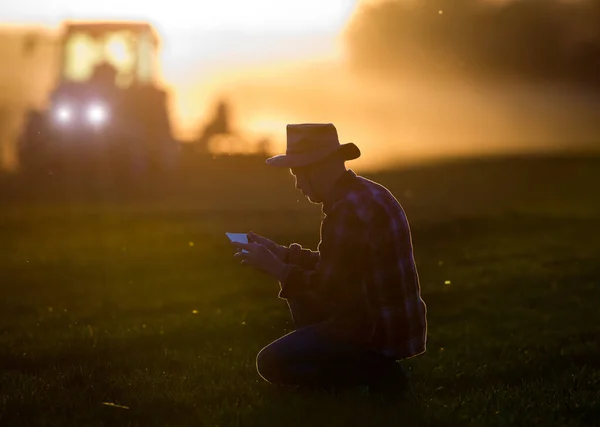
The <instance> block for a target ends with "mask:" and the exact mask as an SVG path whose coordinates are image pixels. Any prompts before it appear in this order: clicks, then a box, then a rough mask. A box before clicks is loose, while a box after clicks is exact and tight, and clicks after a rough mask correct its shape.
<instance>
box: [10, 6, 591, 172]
mask: <svg viewBox="0 0 600 427" xmlns="http://www.w3.org/2000/svg"><path fill="white" fill-rule="evenodd" d="M14 37H16V36H13V38H14ZM7 40H8V41H7ZM339 41H340V43H339V44H340V51H339V52H338V53H337V54H336V55H332V56H331V57H321V58H318V57H315V58H314V59H313V60H311V61H307V60H304V59H303V60H299V61H296V62H290V61H289V59H286V61H285V62H282V61H276V60H272V61H271V62H266V61H265V62H262V63H260V64H255V65H253V66H246V67H244V66H239V65H238V66H236V67H235V68H234V69H231V68H230V69H227V68H222V69H216V71H214V72H213V73H212V75H211V76H209V75H207V73H206V70H202V69H190V70H186V73H185V74H186V76H188V77H186V79H184V80H180V81H170V82H167V83H168V85H169V86H170V87H171V88H172V89H173V93H172V97H171V98H172V105H171V116H172V120H173V124H174V127H175V129H176V130H177V131H178V136H179V137H180V139H181V140H182V141H183V142H186V141H188V140H192V139H193V138H194V137H195V132H196V131H197V129H198V128H199V127H200V126H201V124H202V123H203V122H204V121H205V120H206V117H207V112H208V111H210V108H211V106H212V105H213V103H214V102H215V101H216V100H217V99H226V100H227V101H228V102H229V104H230V105H231V107H232V108H231V109H232V111H233V119H234V122H235V125H236V127H237V128H238V129H239V130H240V132H242V133H247V134H253V135H254V134H259V135H267V136H269V137H270V138H271V139H272V141H273V142H274V143H275V144H274V148H275V149H276V150H277V151H278V150H281V149H284V146H285V124H286V123H299V122H333V123H335V124H336V125H337V127H338V130H339V133H340V139H341V140H342V141H352V142H355V143H357V144H358V145H359V146H360V147H361V149H362V151H363V157H362V158H361V159H360V160H358V161H356V163H355V165H354V167H356V168H357V169H361V168H362V169H376V168H380V167H390V166H392V165H404V164H414V163H417V162H423V161H432V160H438V159H445V158H448V157H464V156H481V155H498V154H508V153H538V152H548V151H565V150H567V151H582V150H585V151H597V150H599V149H600V1H598V0H593V1H592V0H587V1H586V0H580V1H575V2H573V1H568V2H566V1H559V0H543V1H542V0H530V1H525V0H514V1H487V2H486V1H478V0H455V1H452V2H447V1H441V0H437V1H434V0H413V1H385V0H380V1H377V2H367V3H365V4H363V5H362V7H359V8H358V9H357V11H356V13H355V14H354V16H353V17H352V18H351V19H350V21H349V22H348V23H347V26H346V28H345V30H344V32H343V34H341V35H340V39H339ZM313 43H314V48H315V51H318V50H319V46H318V40H314V41H313ZM15 46H20V45H19V44H16V43H15V42H14V40H11V39H10V37H9V38H8V39H7V36H4V37H3V38H2V40H0V56H1V57H3V58H5V59H6V58H8V59H7V60H6V61H5V62H6V63H7V64H8V66H5V67H2V68H1V69H0V84H1V85H2V86H1V88H2V90H1V91H0V97H1V99H0V105H1V106H3V107H0V108H2V110H1V111H0V121H3V123H4V125H3V126H0V127H1V128H2V130H1V131H0V139H2V140H4V144H3V145H2V147H3V156H2V157H3V163H4V165H5V166H6V165H7V164H9V165H10V164H13V163H14V162H15V160H14V158H13V157H14V155H13V154H11V153H13V151H14V150H12V147H13V146H14V139H15V135H17V134H18V130H19V124H18V121H19V117H20V116H19V114H20V111H22V110H24V109H25V108H28V107H29V106H31V105H41V104H43V102H44V94H45V93H46V92H47V91H48V90H49V88H51V86H52V78H53V75H52V73H51V72H48V71H43V70H42V69H44V67H42V65H44V66H47V64H51V63H52V55H51V53H49V52H50V50H48V49H49V48H48V49H47V50H45V51H44V50H43V49H42V50H41V52H46V53H42V54H41V56H37V57H36V59H35V61H37V62H35V64H38V65H40V66H37V65H35V64H34V63H33V60H30V62H31V63H25V62H23V61H24V60H23V59H22V58H21V59H17V58H19V55H17V53H18V48H17V47H15ZM289 48H290V50H293V49H294V46H290V47H289ZM44 55H46V56H44ZM10 58H14V59H10ZM19 61H20V62H19ZM32 64H33V65H32ZM46 68H47V67H46ZM182 105H185V106H186V108H185V109H186V111H183V110H182V108H181V106H182ZM7 106H8V107H7Z"/></svg>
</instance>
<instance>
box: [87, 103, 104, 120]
mask: <svg viewBox="0 0 600 427" xmlns="http://www.w3.org/2000/svg"><path fill="white" fill-rule="evenodd" d="M108 113H109V111H108V108H107V107H106V106H105V105H103V104H100V103H95V104H91V105H90V106H89V107H88V108H87V110H86V119H87V121H88V123H89V124H91V125H92V126H102V125H104V124H105V123H106V122H107V121H108Z"/></svg>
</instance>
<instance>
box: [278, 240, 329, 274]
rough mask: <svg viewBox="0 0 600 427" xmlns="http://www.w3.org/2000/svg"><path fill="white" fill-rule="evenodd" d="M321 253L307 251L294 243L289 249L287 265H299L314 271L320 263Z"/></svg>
mask: <svg viewBox="0 0 600 427" xmlns="http://www.w3.org/2000/svg"><path fill="white" fill-rule="evenodd" d="M320 258H321V254H320V253H319V251H318V250H317V251H311V250H310V249H305V248H303V247H302V246H300V245H299V244H298V243H292V244H291V245H290V246H289V248H288V255H287V260H286V264H292V265H297V266H298V267H300V268H303V269H305V270H314V269H315V268H316V266H317V264H318V263H319V259H320Z"/></svg>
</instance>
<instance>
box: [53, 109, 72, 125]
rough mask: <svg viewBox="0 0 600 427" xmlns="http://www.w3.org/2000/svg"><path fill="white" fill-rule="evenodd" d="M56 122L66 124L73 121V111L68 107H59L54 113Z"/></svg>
mask: <svg viewBox="0 0 600 427" xmlns="http://www.w3.org/2000/svg"><path fill="white" fill-rule="evenodd" d="M54 115H55V118H56V120H57V121H58V122H59V123H60V124H67V123H70V122H71V121H72V120H73V110H72V109H71V107H69V106H68V105H60V106H58V108H56V111H55V112H54Z"/></svg>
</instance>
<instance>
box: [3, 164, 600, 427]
mask: <svg viewBox="0 0 600 427" xmlns="http://www.w3.org/2000/svg"><path fill="white" fill-rule="evenodd" d="M227 171H228V172H221V173H219V172H215V171H213V172H206V173H205V174H197V176H194V177H188V178H187V179H186V180H185V185H179V186H177V187H173V186H169V185H167V184H159V183H155V184H154V185H148V187H147V188H146V191H145V192H143V194H142V192H140V191H137V192H135V193H134V192H128V190H124V189H118V190H117V189H115V190H114V191H113V192H112V193H111V194H110V195H106V194H102V193H94V192H86V191H84V190H82V188H77V183H73V185H72V188H71V189H70V190H69V191H66V190H64V191H62V192H61V190H60V189H57V188H53V189H52V190H47V191H44V193H43V194H41V195H38V196H36V197H35V198H34V197H25V196H20V197H16V196H14V194H16V193H15V192H14V191H13V193H14V194H13V196H14V197H13V196H11V197H10V198H7V201H4V202H3V204H2V207H1V208H0V239H1V240H0V270H1V279H0V282H1V284H0V295H1V297H0V426H2V427H8V426H65V425H73V426H121V425H123V426H125V425H129V426H146V425H156V426H286V427H292V426H313V427H316V426H330V427H333V426H361V427H364V426H385V427H388V426H400V425H418V426H424V425H475V426H505V425H510V426H515V425H516V426H521V425H522V426H531V425H544V426H551V425H559V426H579V425H590V426H593V425H600V310H599V309H598V307H599V306H600V289H599V286H600V243H599V241H600V240H599V239H600V197H599V195H598V194H599V192H598V187H599V184H600V159H598V158H596V159H591V158H588V159H584V158H579V159H578V158H568V159H567V158H564V159H561V158H554V159H544V158H538V159H497V160H487V161H477V162H454V163H448V164H438V165H431V166H429V167H424V168H420V169H419V168H415V169H410V170H403V171H398V172H389V173H381V174H378V175H369V177H372V178H374V179H376V180H378V181H380V182H382V183H383V184H385V185H387V186H388V187H389V188H390V189H391V190H392V191H393V192H394V194H395V195H396V196H397V198H398V199H399V200H400V201H401V202H402V203H403V205H404V206H405V208H406V211H407V213H408V215H409V218H410V220H411V224H412V228H413V239H414V245H415V251H416V259H417V263H418V268H419V272H420V276H421V285H422V290H423V295H424V299H425V301H426V303H427V304H428V310H429V313H428V320H429V342H428V350H427V352H426V353H425V354H424V355H422V356H419V357H418V358H415V359H412V360H409V361H407V362H406V365H407V366H408V368H409V370H410V372H411V376H412V379H411V389H410V392H409V393H408V395H407V396H406V397H405V398H404V399H401V400H398V401H395V402H389V401H380V400H376V399H373V398H370V397H369V396H368V395H366V394H365V393H364V391H363V390H350V391H348V392H344V393H342V394H340V395H330V394H325V393H315V394H307V393H301V392H293V391H287V390H279V389H274V388H273V387H272V386H270V385H269V384H266V383H264V382H263V381H262V380H261V379H260V378H259V377H258V375H257V373H256V371H255V367H254V360H255V359H254V358H255V355H256V353H257V352H258V351H259V350H260V349H261V348H262V347H263V346H264V345H266V344H268V343H269V342H270V341H271V340H273V339H276V338H277V337H279V336H281V335H282V334H284V333H286V332H288V331H289V330H290V327H291V322H290V319H289V315H288V312H287V310H286V305H285V302H284V301H282V300H279V299H278V298H277V292H278V285H277V283H275V282H274V281H273V280H271V279H269V278H267V277H266V276H263V275H262V274H260V273H257V272H253V271H250V270H247V269H244V268H242V267H240V266H239V265H237V263H236V262H235V261H234V260H233V258H232V257H231V254H232V251H231V248H230V247H229V245H228V243H227V241H226V240H225V238H224V232H225V231H244V230H250V229H251V230H253V231H255V232H257V233H261V234H265V235H268V236H270V237H272V238H274V239H276V240H278V241H279V242H281V243H290V242H292V241H296V242H300V243H302V244H304V245H312V246H314V245H315V244H316V243H317V241H318V226H319V221H320V211H319V208H318V207H316V206H313V205H309V204H308V203H307V202H306V201H304V200H298V197H299V195H298V194H297V193H296V192H295V190H294V188H293V182H292V178H291V177H290V176H289V174H288V173H287V172H284V171H281V172H280V171H266V170H263V169H262V168H255V169H252V168H250V167H241V166H240V167H237V168H235V169H234V168H233V166H232V165H229V166H227ZM11 191H12V190H11ZM76 195H77V196H76Z"/></svg>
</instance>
